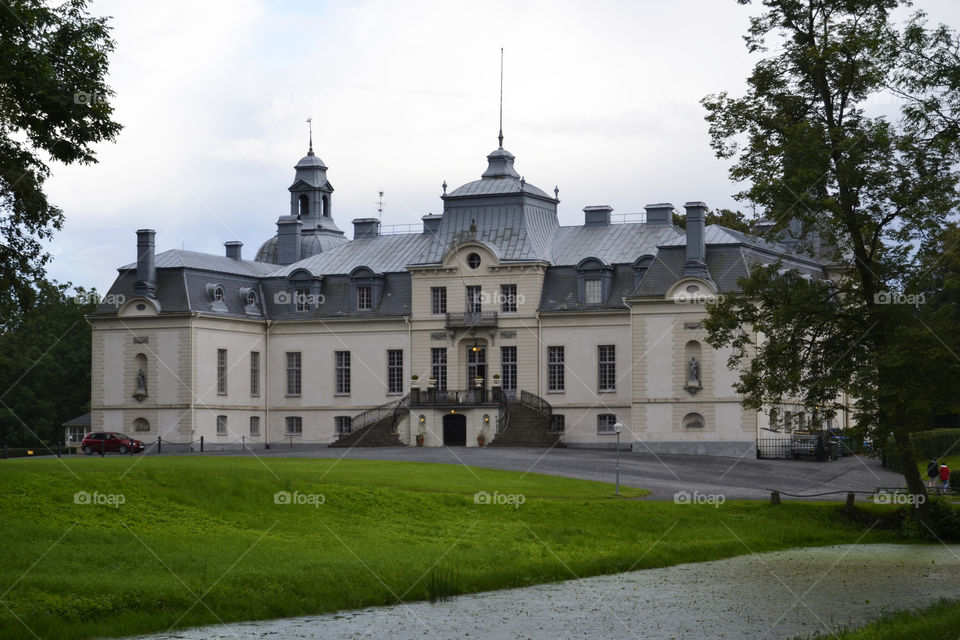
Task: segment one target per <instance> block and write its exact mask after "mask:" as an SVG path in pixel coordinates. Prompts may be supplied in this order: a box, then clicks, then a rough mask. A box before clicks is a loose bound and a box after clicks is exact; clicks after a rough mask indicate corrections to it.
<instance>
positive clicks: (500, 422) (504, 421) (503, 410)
mask: <svg viewBox="0 0 960 640" xmlns="http://www.w3.org/2000/svg"><path fill="white" fill-rule="evenodd" d="M509 426H510V408H509V407H508V406H507V403H506V401H504V402H503V403H501V404H500V414H499V415H498V416H497V433H503V432H504V431H506V430H507V427H509Z"/></svg>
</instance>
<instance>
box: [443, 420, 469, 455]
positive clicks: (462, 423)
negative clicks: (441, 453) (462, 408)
mask: <svg viewBox="0 0 960 640" xmlns="http://www.w3.org/2000/svg"><path fill="white" fill-rule="evenodd" d="M443 445H444V446H446V447H465V446H467V416H465V415H463V414H462V413H448V414H447V415H445V416H443Z"/></svg>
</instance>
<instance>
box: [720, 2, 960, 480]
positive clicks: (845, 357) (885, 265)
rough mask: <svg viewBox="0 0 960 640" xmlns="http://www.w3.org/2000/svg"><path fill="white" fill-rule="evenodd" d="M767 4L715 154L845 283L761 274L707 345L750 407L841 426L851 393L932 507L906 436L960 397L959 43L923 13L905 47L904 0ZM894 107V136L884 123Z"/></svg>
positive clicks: (732, 299)
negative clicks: (790, 409)
mask: <svg viewBox="0 0 960 640" xmlns="http://www.w3.org/2000/svg"><path fill="white" fill-rule="evenodd" d="M740 1H741V2H745V1H746V0H740ZM763 4H764V7H765V9H766V12H765V13H763V14H762V15H760V16H757V17H754V18H752V19H751V25H750V29H749V32H748V34H747V37H746V41H747V46H748V48H749V49H750V51H751V52H753V53H762V54H766V55H767V57H765V58H764V59H762V60H761V61H760V62H758V63H757V64H756V66H755V67H754V69H753V72H752V74H751V75H750V77H749V78H748V79H747V84H748V89H747V92H746V94H745V95H744V96H743V97H740V98H732V97H730V96H729V95H728V94H726V93H720V94H717V95H712V96H708V97H706V98H705V99H704V100H703V104H704V106H705V107H706V109H707V112H708V113H707V122H708V123H709V126H710V134H711V140H712V146H713V148H714V149H715V151H716V153H717V155H718V156H719V157H721V158H726V159H731V160H732V161H733V165H732V167H731V169H730V175H731V177H732V178H733V179H734V180H736V181H738V182H743V183H745V184H744V189H743V190H742V191H741V192H740V193H739V194H738V197H739V198H740V199H742V200H745V201H749V202H752V203H755V204H756V205H757V206H760V207H763V208H764V209H765V215H766V217H767V218H769V219H771V220H773V221H774V223H775V224H774V227H773V232H776V233H789V234H790V235H792V236H793V237H795V238H800V239H802V241H801V243H800V244H799V248H800V250H801V251H802V252H805V253H807V254H809V255H811V256H814V257H816V258H818V259H820V260H824V261H827V262H832V263H833V267H832V268H831V269H830V271H829V276H830V280H822V281H821V280H811V279H809V277H804V274H803V273H802V268H800V267H797V266H795V265H794V266H793V268H790V267H791V265H781V264H773V265H769V266H767V267H759V268H755V269H753V271H752V272H751V274H750V276H748V277H747V278H745V279H744V280H743V281H741V282H740V286H741V287H742V295H729V296H726V297H725V299H724V300H723V301H721V302H720V303H719V304H717V305H712V306H711V307H710V309H709V318H708V319H707V321H706V322H705V326H706V328H707V330H708V333H709V342H710V344H711V345H712V346H714V347H723V346H732V347H733V355H732V357H731V359H730V364H731V365H733V366H740V365H744V366H745V371H744V372H743V374H742V377H741V379H740V384H739V386H738V390H739V391H740V393H742V394H743V395H744V396H745V398H746V404H747V406H750V407H753V408H759V407H762V406H771V405H774V406H775V405H777V404H779V403H783V402H793V401H799V402H801V403H802V404H804V405H805V406H806V407H808V408H809V409H811V410H814V409H816V410H819V411H821V412H822V413H826V414H829V413H830V412H831V411H833V410H834V409H835V407H834V406H833V405H834V401H835V399H836V398H837V397H838V396H840V394H842V393H847V394H849V395H851V396H852V397H854V398H856V402H857V411H856V413H855V415H856V418H857V420H858V426H859V428H860V429H861V430H862V431H863V432H869V433H870V435H871V437H872V438H873V440H874V441H875V442H877V443H879V444H880V445H882V446H883V447H884V449H885V451H886V452H887V453H888V454H889V455H890V456H900V457H902V458H903V463H904V464H903V466H904V472H905V474H907V478H906V479H907V483H908V485H909V486H910V487H911V490H913V491H915V492H919V493H922V492H923V484H922V480H921V479H920V477H919V476H918V475H917V474H916V473H915V472H914V468H913V465H911V464H909V462H910V461H911V460H912V458H911V457H910V455H911V452H910V440H909V434H910V432H911V431H912V430H914V429H918V428H925V427H926V426H929V425H930V424H932V423H933V418H934V417H935V416H936V415H938V414H942V413H944V412H949V411H950V408H951V406H955V405H956V402H957V398H960V393H958V391H960V360H958V358H957V357H956V356H955V355H954V354H955V353H960V337H958V334H957V332H956V331H955V327H956V326H957V323H958V320H960V316H958V312H957V305H956V302H957V300H956V296H955V294H954V295H953V297H952V298H951V297H949V296H945V295H940V294H941V293H944V294H945V291H944V290H943V289H942V287H943V286H944V285H945V283H950V284H951V286H953V285H955V284H956V283H957V279H958V274H960V269H958V265H957V264H956V259H955V258H951V259H949V260H940V258H942V257H943V256H944V253H943V249H944V246H945V245H947V244H949V243H950V242H952V241H953V240H954V239H955V238H956V235H955V233H956V232H955V231H953V232H951V231H950V230H949V228H948V229H947V231H944V225H945V223H946V222H947V221H948V219H949V217H950V216H952V215H954V214H955V211H956V209H957V207H958V205H960V193H958V190H957V188H956V187H957V183H958V172H957V169H958V167H960V127H958V126H957V125H956V123H957V122H958V121H960V117H958V116H960V82H957V81H956V78H957V77H960V55H958V43H960V40H958V37H957V35H956V34H955V33H954V32H952V31H950V30H949V29H946V28H945V27H940V28H937V29H934V30H929V29H927V27H926V25H925V23H924V17H923V15H922V14H917V15H916V16H914V17H913V19H912V20H910V22H909V23H908V24H907V25H906V26H905V27H904V28H903V29H899V30H898V29H897V28H896V27H895V26H894V25H892V24H891V22H890V13H891V12H892V11H893V10H894V9H896V8H897V7H899V6H901V5H906V4H908V3H906V2H902V1H900V0H855V1H849V0H765V1H764V2H763ZM891 91H892V92H894V93H896V94H897V95H898V97H899V98H900V99H901V102H902V104H903V105H904V106H903V107H902V108H901V109H900V112H899V114H897V117H896V119H890V118H888V117H886V116H872V115H870V114H869V113H868V110H867V107H868V101H869V100H870V99H871V98H872V97H874V96H877V95H880V94H883V93H886V92H891ZM951 233H953V234H954V235H950V234H951ZM928 299H929V300H930V301H931V302H930V303H927V300H928Z"/></svg>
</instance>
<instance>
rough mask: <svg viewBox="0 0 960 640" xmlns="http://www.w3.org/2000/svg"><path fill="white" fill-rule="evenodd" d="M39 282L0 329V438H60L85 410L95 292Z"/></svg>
mask: <svg viewBox="0 0 960 640" xmlns="http://www.w3.org/2000/svg"><path fill="white" fill-rule="evenodd" d="M71 286H72V285H70V284H69V283H68V284H59V283H56V282H47V281H45V280H42V281H40V282H39V283H38V285H37V288H36V290H35V292H34V300H35V302H34V305H33V306H32V307H31V308H30V309H28V310H27V311H24V312H17V313H16V315H14V316H13V317H12V318H10V320H9V321H8V322H7V324H6V327H5V330H4V331H3V332H2V333H0V443H2V444H7V445H14V446H38V445H40V444H42V443H52V442H59V441H61V440H62V439H63V427H62V426H61V425H62V424H63V423H64V422H66V421H67V420H69V419H71V418H75V417H77V415H79V414H81V413H83V412H85V411H89V410H90V353H91V343H90V339H91V330H90V325H89V323H88V322H87V321H86V319H85V318H84V315H85V314H88V313H92V312H93V311H94V309H96V307H97V300H98V296H97V292H96V291H95V290H94V291H89V292H88V291H86V290H84V289H82V288H78V289H77V290H76V291H75V292H73V291H71Z"/></svg>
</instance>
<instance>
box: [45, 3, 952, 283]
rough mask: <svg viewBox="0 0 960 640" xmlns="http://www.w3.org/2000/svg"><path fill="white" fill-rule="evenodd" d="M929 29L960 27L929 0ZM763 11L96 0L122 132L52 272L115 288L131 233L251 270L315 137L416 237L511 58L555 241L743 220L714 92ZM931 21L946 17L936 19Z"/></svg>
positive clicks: (81, 171) (516, 114)
mask: <svg viewBox="0 0 960 640" xmlns="http://www.w3.org/2000/svg"><path fill="white" fill-rule="evenodd" d="M929 9H930V12H931V17H932V18H933V19H936V20H947V19H949V18H951V17H953V18H955V17H956V15H957V13H958V10H957V9H956V8H955V6H954V5H952V4H949V3H946V2H933V1H932V0H931V1H930V7H929ZM751 10H752V11H756V10H757V8H756V7H746V8H745V7H740V6H739V5H737V4H735V3H734V2H733V1H732V0H729V1H727V0H685V1H684V2H682V3H664V2H653V1H634V0H629V1H628V0H622V1H593V2H586V1H579V0H577V1H575V0H557V1H555V0H549V1H548V0H539V1H527V2H511V1H506V0H489V1H488V2H485V3H476V2H465V1H461V0H454V1H444V2H440V1H427V0H418V1H415V0H405V1H404V2H391V1H387V0H368V1H362V2H327V3H313V2H310V3H307V2H302V3H271V2H262V1H257V0H229V1H227V0H222V1H214V0H208V1H204V2H196V1H195V0H194V1H189V0H180V1H174V2H163V3H149V4H145V3H130V2H122V1H120V0H100V1H95V2H94V3H93V5H92V7H91V11H92V12H93V13H96V14H101V15H113V16H115V18H114V20H113V25H114V29H115V30H114V37H115V39H116V40H117V50H116V52H115V54H114V56H113V57H112V60H111V68H112V73H111V84H112V86H113V88H114V89H115V90H116V92H117V95H116V97H115V99H114V103H115V106H116V109H117V111H116V117H117V119H118V120H119V121H120V122H121V123H122V124H124V126H125V129H124V131H123V132H122V133H121V134H120V137H119V139H118V141H117V143H116V144H115V145H104V146H103V147H102V148H101V150H100V158H101V162H100V164H99V165H94V166H91V167H55V169H54V172H55V177H54V178H53V179H51V181H50V190H51V197H52V198H53V200H54V201H55V202H57V203H58V204H60V205H61V206H62V207H63V208H64V210H65V212H66V214H67V226H66V229H65V231H64V232H62V233H60V234H58V236H57V238H56V240H55V242H54V247H53V248H54V250H55V251H56V253H57V257H56V259H55V261H54V263H53V265H52V266H51V269H50V272H51V274H52V275H53V276H54V277H56V278H58V279H62V280H66V279H72V280H73V281H74V282H77V283H82V284H88V285H89V284H95V285H96V286H97V287H98V288H101V289H104V288H106V287H107V286H109V284H110V282H112V280H113V277H114V275H115V269H116V267H117V266H119V265H122V264H125V263H127V262H130V261H132V259H133V256H134V246H135V235H134V231H135V230H136V229H137V228H141V227H151V228H154V229H156V230H157V232H158V237H157V244H158V249H159V250H164V249H168V248H174V247H180V246H181V242H182V243H183V246H185V247H186V248H188V249H196V250H205V251H215V252H220V251H222V249H223V247H222V243H223V242H224V241H226V240H233V239H239V240H242V241H243V242H244V243H246V246H245V247H244V248H245V254H246V255H247V256H252V255H253V253H254V252H255V251H256V248H257V247H258V246H259V244H260V243H261V242H262V241H263V240H265V239H267V238H268V237H270V236H271V235H272V234H273V232H274V229H275V226H274V225H275V221H276V218H277V216H278V215H280V214H282V213H285V212H286V209H287V207H288V194H287V192H286V188H287V187H288V186H289V184H290V182H291V180H292V177H293V168H292V167H293V165H294V164H295V163H296V161H297V160H298V159H299V158H300V156H302V155H303V154H304V152H305V151H306V125H305V122H304V120H305V119H306V117H307V116H308V115H311V116H312V117H313V120H314V142H315V147H316V151H317V154H318V155H319V156H320V157H321V158H322V159H323V160H324V161H325V162H326V164H327V165H328V166H329V167H330V170H329V173H328V175H329V177H330V180H331V182H332V183H333V184H334V186H335V188H336V192H335V194H334V215H335V218H336V220H337V223H338V224H339V225H340V226H341V228H343V229H345V230H348V232H349V229H350V220H351V219H352V218H354V217H361V216H369V215H372V214H375V212H376V200H377V192H378V191H381V190H382V191H384V192H385V195H384V201H385V211H384V222H385V223H387V224H391V223H411V222H417V221H418V219H419V217H420V216H421V215H423V214H425V213H427V212H439V211H441V203H440V200H439V195H440V192H441V190H440V184H441V183H442V182H443V181H444V180H446V181H447V183H448V185H449V186H450V188H451V189H452V188H455V187H456V186H458V185H459V184H461V183H463V182H467V181H469V180H473V179H476V178H477V177H479V174H480V173H481V172H482V171H483V170H484V168H485V158H484V156H485V155H486V154H487V153H488V152H490V151H491V150H492V149H493V148H495V146H496V134H497V126H498V124H497V111H498V89H499V47H500V46H503V47H504V48H505V57H506V64H505V74H504V134H505V136H506V139H505V145H504V146H505V147H507V148H508V149H509V150H510V151H512V152H513V153H514V154H515V155H516V156H517V168H518V170H519V171H520V172H521V173H522V174H524V175H525V177H526V178H527V180H528V181H529V182H531V183H533V184H536V185H538V186H540V187H541V188H543V189H545V190H547V191H552V189H553V187H554V185H558V186H559V188H560V198H561V200H562V201H563V202H562V204H561V222H562V223H563V224H576V223H578V222H579V221H580V220H581V216H582V214H581V213H580V211H581V209H582V208H583V207H584V206H586V205H591V204H598V203H605V204H610V205H612V206H613V207H614V208H615V209H616V210H617V211H619V212H627V211H639V210H641V209H642V206H643V205H644V204H646V203H649V202H660V201H664V200H666V201H672V202H674V204H676V205H677V206H678V207H679V206H681V205H682V204H683V202H685V201H687V200H704V201H705V202H707V204H708V205H710V206H723V207H734V206H737V205H736V203H735V202H734V201H733V200H732V198H731V194H732V193H734V192H735V191H737V190H738V188H737V187H736V186H735V185H732V184H730V182H729V180H728V179H727V177H726V169H727V166H726V164H725V163H723V162H721V161H718V160H716V159H715V158H714V157H713V153H712V150H711V149H710V147H709V145H708V137H707V129H706V124H705V122H704V120H703V115H704V111H703V108H702V107H701V106H700V105H699V104H698V101H699V100H700V98H702V97H703V96H704V95H706V94H708V93H713V92H716V91H720V90H729V91H731V92H732V93H739V92H740V91H742V88H743V86H744V78H745V77H746V76H747V74H748V72H749V69H750V67H751V60H750V58H749V57H748V56H747V54H746V51H745V48H744V46H743V43H742V40H741V36H742V34H743V33H744V32H745V30H746V26H747V17H748V15H749V12H750V11H751ZM938 11H939V13H938Z"/></svg>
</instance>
